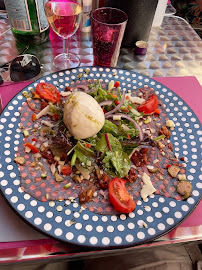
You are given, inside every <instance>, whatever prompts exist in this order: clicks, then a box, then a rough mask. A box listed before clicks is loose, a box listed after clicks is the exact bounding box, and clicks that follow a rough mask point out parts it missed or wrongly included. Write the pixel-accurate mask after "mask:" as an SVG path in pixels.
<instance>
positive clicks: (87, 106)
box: [63, 92, 105, 139]
mask: <svg viewBox="0 0 202 270" xmlns="http://www.w3.org/2000/svg"><path fill="white" fill-rule="evenodd" d="M63 121H64V123H65V125H66V127H67V128H68V130H69V132H70V133H71V134H72V136H74V137H75V138H76V139H86V138H89V137H92V136H94V135H96V134H97V133H98V132H99V131H100V130H101V128H102V127H103V125H104V122H105V117H104V113H103V110H102V108H101V107H100V105H99V104H98V103H97V101H96V100H95V99H94V98H93V97H91V96H90V95H88V94H86V93H84V92H76V93H73V94H71V95H70V96H69V97H68V99H67V100H66V102H65V105H64V115H63Z"/></svg>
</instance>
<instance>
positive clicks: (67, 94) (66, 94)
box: [60, 91, 72, 97]
mask: <svg viewBox="0 0 202 270" xmlns="http://www.w3.org/2000/svg"><path fill="white" fill-rule="evenodd" d="M60 94H61V96H62V97H67V96H69V95H71V94H72V92H71V91H68V92H65V91H61V92H60Z"/></svg>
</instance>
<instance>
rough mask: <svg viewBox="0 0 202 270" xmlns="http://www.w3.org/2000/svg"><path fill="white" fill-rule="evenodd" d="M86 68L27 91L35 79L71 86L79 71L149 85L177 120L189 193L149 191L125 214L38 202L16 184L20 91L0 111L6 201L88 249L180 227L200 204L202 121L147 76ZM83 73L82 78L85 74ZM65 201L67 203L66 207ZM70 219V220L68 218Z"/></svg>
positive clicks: (176, 141)
mask: <svg viewBox="0 0 202 270" xmlns="http://www.w3.org/2000/svg"><path fill="white" fill-rule="evenodd" d="M85 69H86V68H85V67H80V68H76V69H72V70H66V71H60V72H57V73H53V74H50V75H47V76H45V77H43V78H42V79H39V80H37V81H36V82H34V83H32V84H30V85H29V86H27V87H26V88H25V89H23V91H24V90H30V89H31V88H33V87H35V86H36V85H37V83H38V82H42V81H46V82H50V83H52V84H54V85H58V88H59V90H61V91H62V90H64V88H65V86H70V85H71V81H75V80H76V79H77V78H78V77H77V76H78V74H79V73H84V76H83V78H85V77H86V79H100V80H103V81H104V82H106V83H108V82H109V81H110V80H112V79H114V80H119V81H120V82H121V88H122V90H127V91H128V90H129V91H131V90H132V91H133V90H134V89H136V88H140V87H144V86H149V87H153V88H154V90H155V91H156V94H158V96H159V98H161V99H162V101H163V103H164V104H165V106H166V111H167V115H168V117H170V118H172V120H173V121H174V123H175V126H176V127H175V130H174V132H172V137H171V142H172V143H173V146H174V152H175V153H178V154H179V156H185V157H186V158H187V159H188V163H187V164H186V171H187V179H188V180H189V181H191V182H192V185H193V192H192V196H191V197H189V198H188V199H187V200H185V201H176V200H174V199H171V198H166V197H163V196H160V195H152V196H150V198H149V199H148V200H147V201H145V202H143V201H142V200H141V198H140V199H139V201H138V203H137V207H136V209H135V210H134V212H132V213H130V214H128V215H125V214H120V215H112V216H110V215H99V214H95V213H93V212H90V211H89V210H83V211H81V207H80V205H79V203H78V202H74V203H70V202H69V201H68V202H66V203H65V204H64V201H55V202H41V201H37V200H36V199H34V198H32V197H31V196H30V195H29V194H26V193H25V192H24V191H23V190H22V189H21V187H20V178H19V171H18V166H17V164H16V163H15V162H14V157H15V153H16V152H17V150H18V145H19V144H21V143H22V141H23V134H22V132H21V129H19V121H20V117H19V116H20V112H19V108H20V106H21V105H22V103H23V102H24V101H25V98H24V97H23V95H22V91H21V92H20V93H19V94H17V95H16V96H15V97H14V98H13V99H12V100H11V101H10V102H9V104H8V105H7V106H6V108H5V109H4V110H3V112H2V114H1V116H0V149H1V152H0V184H1V191H2V194H3V196H4V197H5V199H6V200H7V202H8V204H9V205H10V206H11V207H12V208H13V209H14V210H15V211H16V212H17V213H18V214H19V215H20V216H21V217H22V218H23V219H24V220H26V221H27V222H28V223H29V224H30V225H32V226H34V228H36V229H37V230H39V231H40V232H42V233H44V234H46V235H48V236H50V237H52V238H55V239H57V240H59V241H64V242H67V243H71V244H76V245H80V246H85V247H90V248H93V247H95V248H109V247H115V248H116V247H117V248H120V247H127V246H132V245H138V244H141V243H145V242H148V241H151V240H153V239H156V238H158V237H160V236H162V235H163V234H165V233H167V232H168V231H170V230H171V229H173V228H174V227H176V226H178V225H179V224H180V223H181V222H182V221H183V220H184V219H185V218H187V217H188V215H189V214H190V213H191V212H192V211H193V210H194V208H195V207H196V205H197V204H198V203H199V201H200V198H201V191H202V174H201V162H200V161H201V144H202V143H201V142H202V136H201V135H202V131H201V124H200V122H199V120H198V119H197V117H196V115H195V114H194V112H193V111H192V110H191V109H190V108H189V106H188V105H187V104H186V103H185V102H184V101H183V100H182V99H181V98H180V97H179V96H177V95H176V94H175V93H173V92H172V91H171V90H170V89H168V88H167V87H165V86H163V85H162V84H160V83H158V82H156V81H154V80H153V79H151V78H148V77H146V76H143V75H140V74H137V73H135V72H129V71H126V70H121V69H115V68H102V67H89V70H90V73H89V74H88V75H87V74H85V72H84V71H85ZM83 78H82V79H83ZM64 205H66V206H64ZM72 220H73V221H74V222H72Z"/></svg>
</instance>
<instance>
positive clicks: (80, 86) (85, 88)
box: [75, 84, 89, 92]
mask: <svg viewBox="0 0 202 270" xmlns="http://www.w3.org/2000/svg"><path fill="white" fill-rule="evenodd" d="M75 87H76V88H78V89H81V90H83V91H84V92H87V91H88V90H89V88H88V86H87V85H85V84H77V85H75Z"/></svg>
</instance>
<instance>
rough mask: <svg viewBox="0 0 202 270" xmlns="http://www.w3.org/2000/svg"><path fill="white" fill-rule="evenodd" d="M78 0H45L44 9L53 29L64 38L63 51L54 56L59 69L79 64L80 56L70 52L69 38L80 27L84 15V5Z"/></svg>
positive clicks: (55, 64) (54, 62)
mask: <svg viewBox="0 0 202 270" xmlns="http://www.w3.org/2000/svg"><path fill="white" fill-rule="evenodd" d="M79 2H80V1H79V0H78V1H68V0H48V1H47V0H44V10H45V14H46V17H47V20H48V22H49V24H50V26H51V28H52V29H53V31H54V32H55V33H56V34H57V35H58V36H60V37H61V38H62V39H63V53H62V54H59V55H57V56H56V57H55V58H54V61H53V64H54V66H55V67H56V68H57V69H60V70H61V69H67V68H74V67H77V66H79V64H80V60H79V58H78V57H77V56H76V55H74V54H71V53H69V48H68V38H69V37H71V36H72V35H73V34H74V33H75V32H76V31H77V29H78V28H79V24H80V22H81V17H82V7H81V5H80V4H79Z"/></svg>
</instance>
